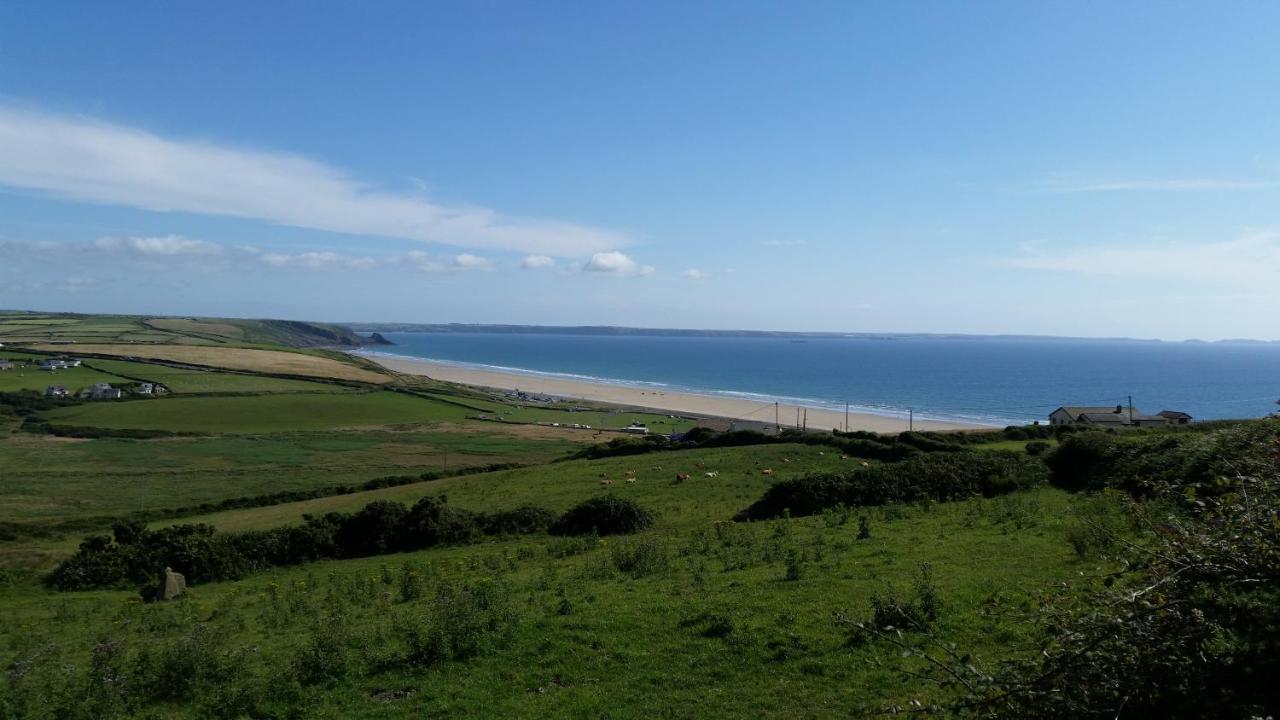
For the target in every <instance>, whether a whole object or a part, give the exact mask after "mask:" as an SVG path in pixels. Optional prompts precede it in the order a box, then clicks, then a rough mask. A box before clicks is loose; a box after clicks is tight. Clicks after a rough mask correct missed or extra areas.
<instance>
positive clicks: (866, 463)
mask: <svg viewBox="0 0 1280 720" xmlns="http://www.w3.org/2000/svg"><path fill="white" fill-rule="evenodd" d="M862 467H871V463H869V462H867V461H866V460H863V461H862Z"/></svg>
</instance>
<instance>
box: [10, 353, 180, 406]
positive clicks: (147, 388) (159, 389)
mask: <svg viewBox="0 0 1280 720" xmlns="http://www.w3.org/2000/svg"><path fill="white" fill-rule="evenodd" d="M83 365H84V363H83V361H81V360H78V359H76V358H49V359H47V360H41V361H40V362H38V363H36V364H34V365H32V364H30V363H25V362H15V361H13V360H5V359H0V372H13V371H17V370H24V369H34V370H38V371H41V372H48V373H53V374H56V373H58V372H59V371H65V370H72V369H75V368H79V367H82V366H83ZM167 392H169V389H168V388H166V387H165V386H164V385H161V384H160V383H153V382H138V383H120V384H117V385H112V384H111V383H105V382H97V383H94V384H92V385H89V386H87V387H85V388H83V389H81V390H80V391H79V392H78V393H74V394H73V393H72V391H71V390H69V389H68V388H67V386H66V385H49V386H48V387H46V388H45V389H44V395H45V397H52V398H70V397H77V398H79V399H81V400H119V399H121V398H123V397H125V396H142V397H154V396H156V395H163V394H165V393H167Z"/></svg>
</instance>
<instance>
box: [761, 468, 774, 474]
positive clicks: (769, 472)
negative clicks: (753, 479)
mask: <svg viewBox="0 0 1280 720" xmlns="http://www.w3.org/2000/svg"><path fill="white" fill-rule="evenodd" d="M760 472H762V473H764V474H765V475H772V474H773V468H765V469H764V470H761V471H760Z"/></svg>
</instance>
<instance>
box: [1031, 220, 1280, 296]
mask: <svg viewBox="0 0 1280 720" xmlns="http://www.w3.org/2000/svg"><path fill="white" fill-rule="evenodd" d="M1006 264H1009V265H1012V266H1014V267H1018V268H1024V269H1028V270H1045V271H1054V272H1065V273H1076V274H1080V275H1093V276H1103V277H1118V278H1153V279H1167V280H1177V281H1182V282H1188V283H1201V284H1202V283H1214V284H1221V285H1227V286H1231V287H1236V288H1240V287H1245V286H1252V287H1270V288H1274V287H1275V284H1276V279H1277V278H1280V230H1274V229H1267V230H1253V231H1249V232H1246V233H1243V234H1241V235H1240V236H1238V237H1236V238H1234V239H1231V240H1218V241H1208V242H1199V243H1192V242H1147V243H1140V244H1133V245H1114V244H1112V245H1095V246H1090V247H1082V248H1074V249H1070V250H1031V251H1029V253H1028V254H1027V255H1026V256H1025V257H1020V258H1014V259H1011V260H1008V261H1006Z"/></svg>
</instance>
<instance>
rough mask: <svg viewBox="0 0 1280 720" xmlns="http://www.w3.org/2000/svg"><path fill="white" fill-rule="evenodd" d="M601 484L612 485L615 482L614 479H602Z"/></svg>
mask: <svg viewBox="0 0 1280 720" xmlns="http://www.w3.org/2000/svg"><path fill="white" fill-rule="evenodd" d="M600 484H601V485H612V484H613V481H612V480H601V481H600Z"/></svg>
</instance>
